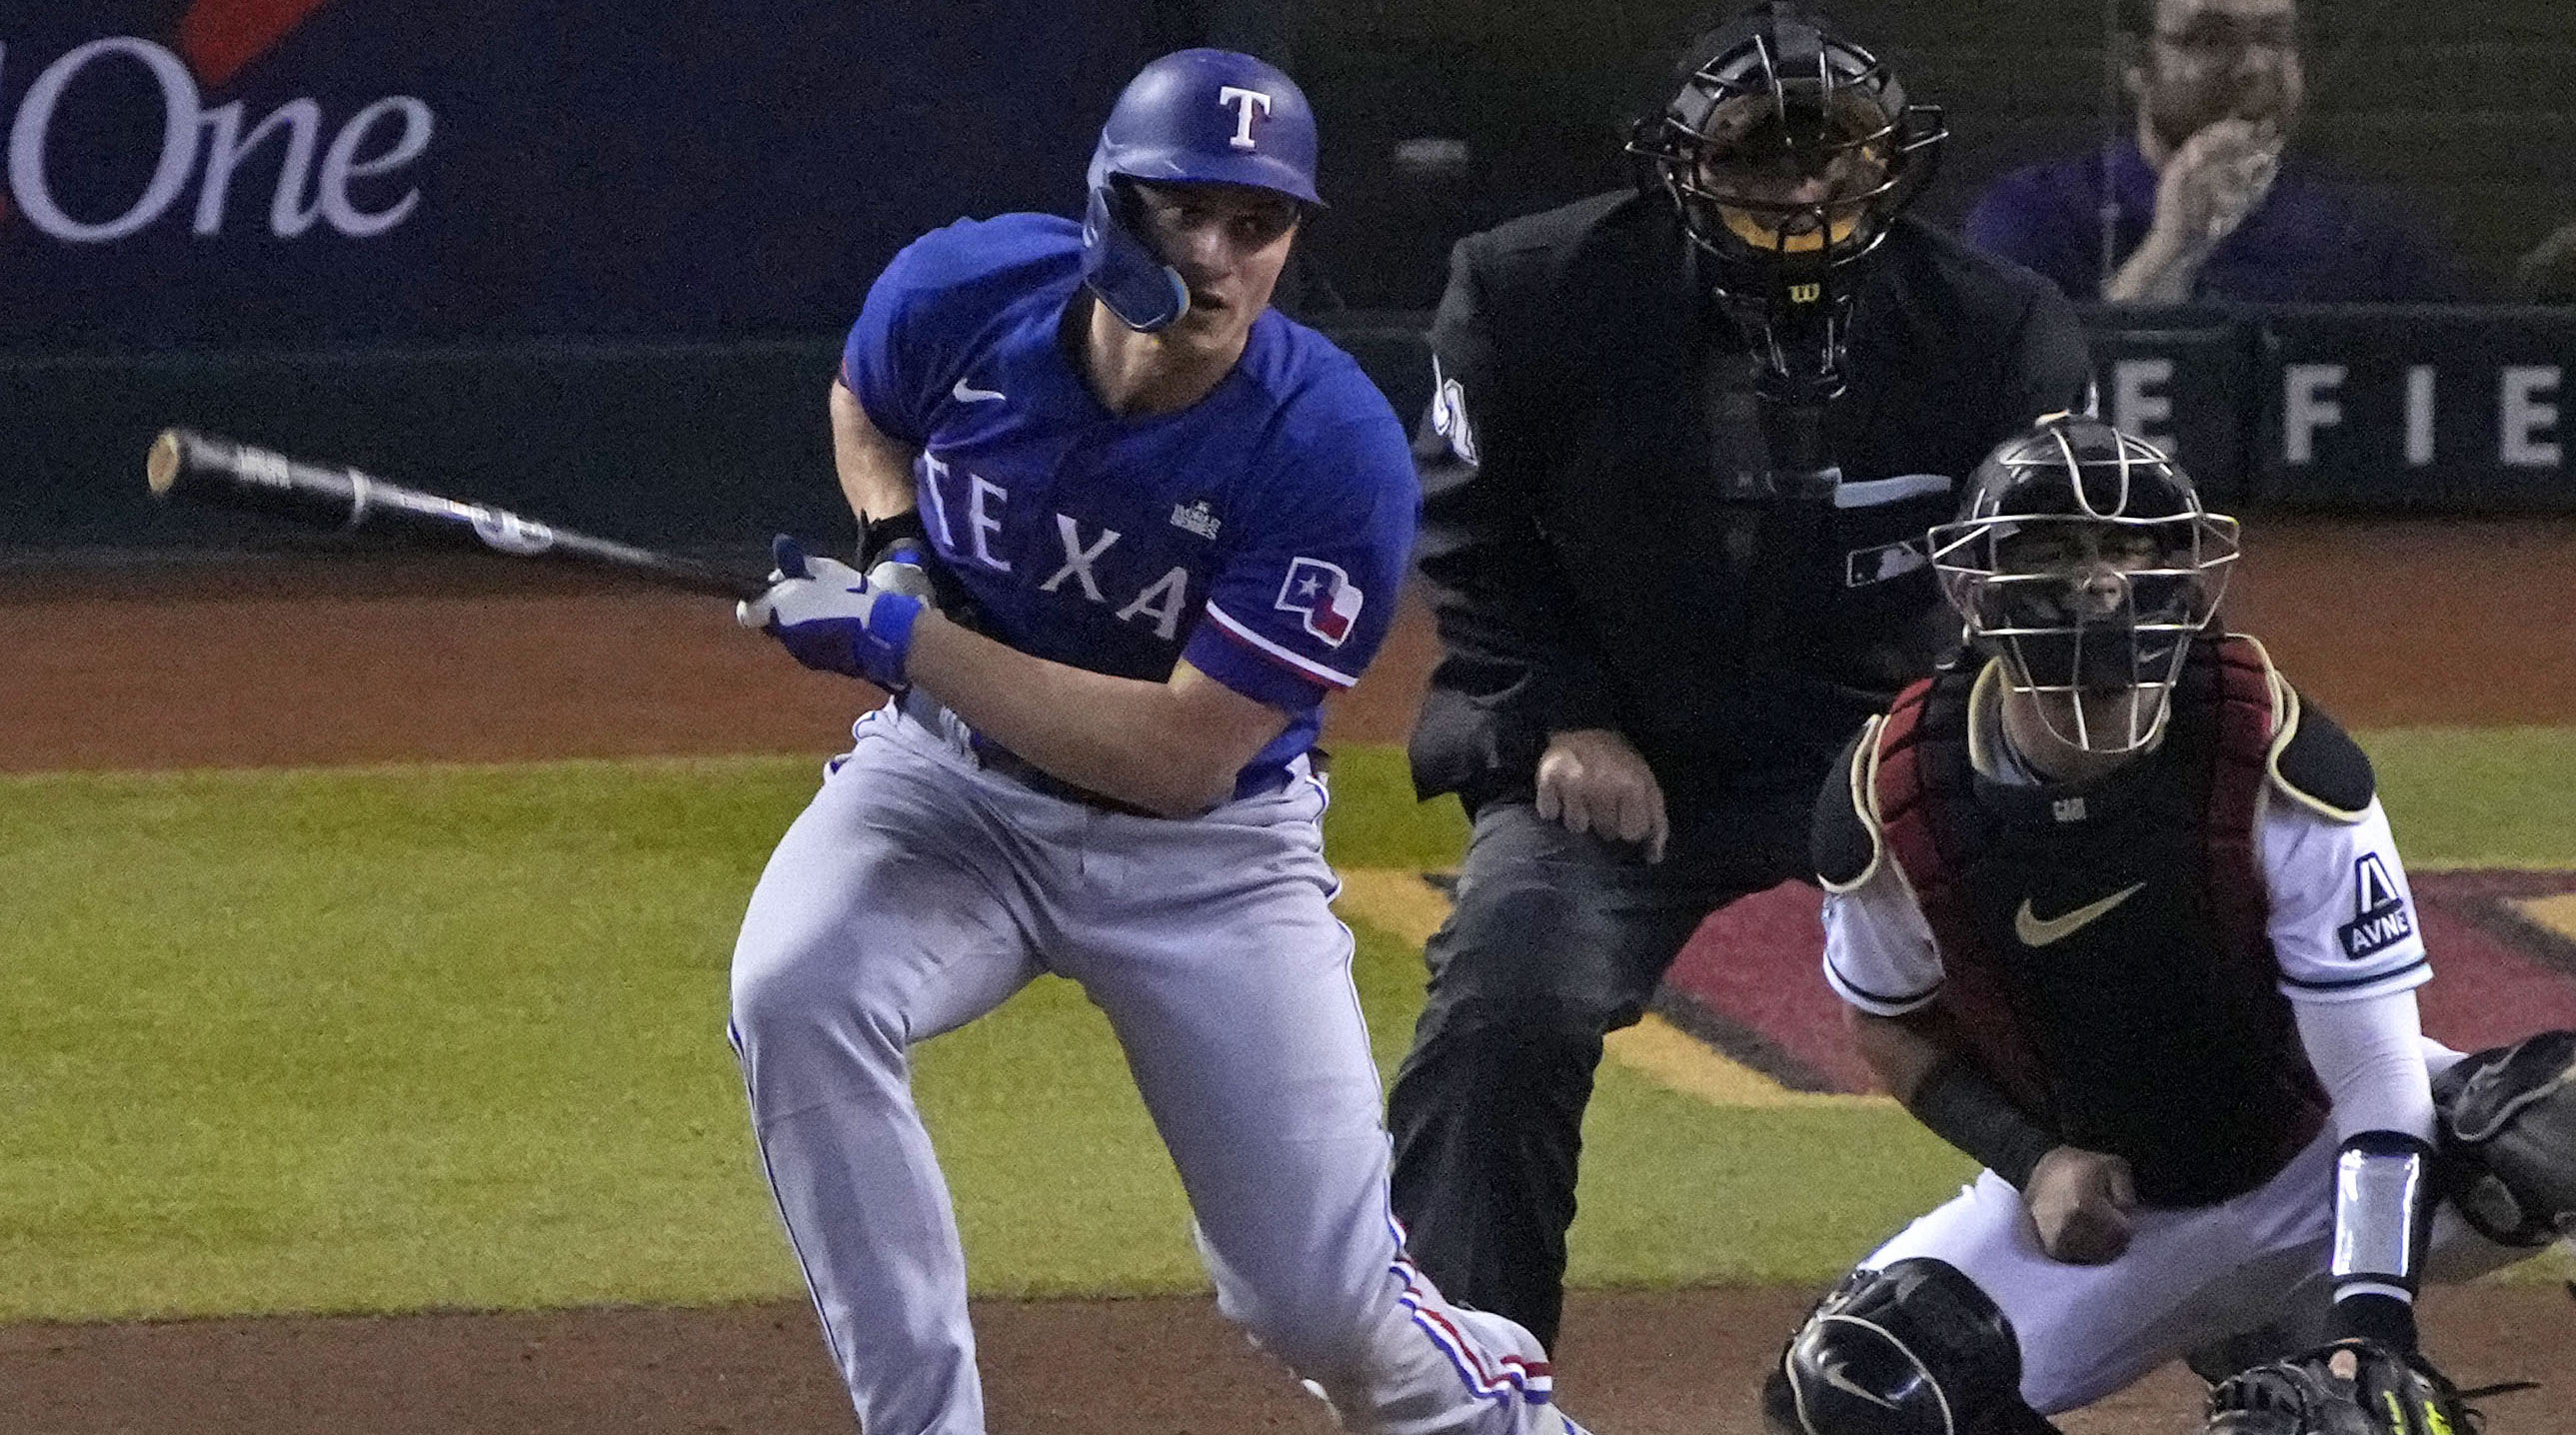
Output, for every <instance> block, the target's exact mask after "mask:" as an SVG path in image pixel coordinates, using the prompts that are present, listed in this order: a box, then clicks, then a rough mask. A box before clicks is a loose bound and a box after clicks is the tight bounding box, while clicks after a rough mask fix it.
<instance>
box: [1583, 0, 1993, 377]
mask: <svg viewBox="0 0 2576 1435" xmlns="http://www.w3.org/2000/svg"><path fill="white" fill-rule="evenodd" d="M1690 53H1691V55H1692V56H1693V57H1694V58H1693V59H1691V60H1689V61H1686V62H1685V64H1684V66H1683V67H1682V77H1683V78H1682V85H1681V89H1680V91H1679V92H1678V93H1676V94H1675V95H1674V97H1673V99H1672V102H1671V103H1670V104H1669V105H1667V106H1666V107H1665V109H1664V112H1663V114H1662V115H1661V116H1659V117H1656V118H1653V119H1649V120H1647V121H1644V122H1642V123H1640V124H1639V125H1638V126H1637V128H1636V131H1635V132H1634V133H1633V134H1632V135H1631V136H1630V137H1629V142H1628V151H1629V153H1631V154H1633V155H1637V156H1639V157H1641V158H1642V159H1644V160H1646V161H1647V162H1648V164H1649V168H1650V177H1649V181H1648V182H1650V183H1652V184H1654V185H1656V186H1659V187H1660V188H1661V189H1662V190H1663V191H1664V192H1665V193H1666V194H1668V195H1670V196H1671V198H1672V200H1673V202H1674V204H1675V205H1676V206H1677V207H1678V209H1679V211H1680V215H1681V220H1682V227H1683V229H1684V230H1685V231H1686V232H1688V234H1689V235H1690V237H1691V239H1692V241H1693V242H1694V243H1695V244H1697V245H1698V247H1699V249H1700V250H1701V251H1702V253H1703V254H1704V255H1705V256H1706V257H1707V259H1708V261H1709V262H1708V266H1707V267H1708V270H1709V272H1710V277H1711V278H1712V280H1713V287H1714V288H1715V290H1716V291H1717V293H1718V294H1719V295H1720V296H1721V297H1723V298H1724V299H1725V300H1726V301H1727V302H1728V304H1729V307H1730V308H1732V309H1733V310H1734V311H1735V312H1736V314H1737V316H1738V318H1739V320H1740V321H1742V322H1744V323H1745V324H1746V326H1747V328H1748V329H1750V330H1751V331H1752V332H1753V334H1754V336H1755V338H1756V342H1757V343H1759V344H1760V345H1762V346H1763V347H1764V348H1765V349H1766V350H1767V352H1766V353H1765V354H1764V358H1765V359H1766V361H1767V362H1766V364H1765V370H1766V374H1767V375H1768V376H1769V377H1770V379H1771V381H1772V383H1773V385H1774V387H1775V388H1776V389H1778V390H1780V391H1781V392H1782V394H1783V396H1785V397H1789V398H1791V399H1793V400H1804V401H1821V400H1823V399H1828V398H1832V397H1834V396H1836V395H1837V394H1839V393H1840V392H1841V389H1842V356H1843V329H1844V326H1845V324H1846V323H1847V321H1848V320H1849V317H1850V308H1851V297H1852V294H1853V292H1854V291H1855V289H1856V288H1857V287H1858V279H1859V274H1860V270H1859V269H1858V267H1857V266H1858V265H1859V263H1860V261H1861V260H1863V259H1864V258H1866V257H1867V256H1868V255H1869V253H1870V252H1871V251H1872V250H1874V249H1876V248H1877V247H1878V244H1879V242H1880V241H1881V240H1883V239H1885V238H1886V237H1887V227H1888V223H1889V221H1891V220H1893V219H1894V218H1895V217H1896V215H1897V213H1898V212H1899V211H1900V210H1902V209H1904V207H1905V206H1906V205H1907V204H1908V203H1910V202H1911V201H1912V200H1913V198H1914V195H1915V194H1916V192H1917V191H1919V190H1920V189H1921V188H1922V187H1923V185H1924V183H1925V182H1926V181H1928V180H1929V179H1930V178H1931V176H1932V169H1933V164H1934V161H1935V158H1936V156H1937V155H1938V153H1939V148H1940V144H1941V141H1942V140H1943V139H1945V138H1947V136H1948V133H1949V132H1948V130H1947V129H1946V128H1945V127H1944V125H1943V123H1942V119H1941V111H1940V110H1939V109H1938V108H1936V107H1933V106H1929V105H1909V104H1907V103H1906V102H1905V92H1904V90H1903V88H1902V87H1901V86H1899V85H1898V84H1897V82H1896V78H1895V76H1894V75H1892V74H1890V73H1889V71H1888V69H1887V67H1886V66H1885V65H1883V64H1881V63H1880V62H1879V61H1878V59H1877V58H1876V57H1875V56H1873V55H1871V54H1870V53H1869V52H1868V51H1866V50H1863V49H1861V48H1860V47H1859V46H1857V45H1853V44H1849V43H1847V42H1845V41H1842V40H1839V39H1836V38H1834V37H1833V36H1832V35H1830V34H1828V33H1827V32H1826V30H1825V28H1824V22H1823V21H1822V20H1821V19H1820V18H1818V17H1817V16H1815V15H1813V14H1811V13H1809V12H1807V11H1806V10H1804V9H1802V8H1800V7H1798V6H1797V5H1794V4H1791V3H1786V0H1777V2H1776V3H1764V4H1760V5H1756V6H1754V7H1752V8H1751V9H1749V10H1746V11H1744V12H1743V13H1742V14H1740V15H1738V16H1736V17H1735V18H1734V19H1732V20H1729V21H1728V22H1727V23H1726V24H1724V25H1722V26H1720V27H1719V28H1718V29H1716V30H1714V31H1711V32H1710V33H1709V34H1707V35H1705V36H1703V37H1701V39H1700V40H1699V41H1698V42H1697V43H1696V44H1695V45H1694V46H1693V47H1692V49H1691V52H1690Z"/></svg>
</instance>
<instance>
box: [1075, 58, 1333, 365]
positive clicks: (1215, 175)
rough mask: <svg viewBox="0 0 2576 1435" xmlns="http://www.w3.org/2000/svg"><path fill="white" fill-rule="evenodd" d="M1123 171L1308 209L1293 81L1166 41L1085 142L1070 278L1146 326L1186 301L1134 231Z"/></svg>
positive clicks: (1311, 189)
mask: <svg viewBox="0 0 2576 1435" xmlns="http://www.w3.org/2000/svg"><path fill="white" fill-rule="evenodd" d="M1127 180H1148V181H1162V182H1165V183H1171V184H1236V185H1247V186H1250V187H1252V188H1255V189H1267V190H1272V191H1275V192H1277V193H1280V194H1284V195H1286V196H1288V197H1289V198H1291V199H1293V200H1295V201H1297V203H1298V204H1300V205H1302V206H1304V207H1306V208H1309V209H1320V208H1322V207H1323V204H1324V201H1323V200H1322V199H1320V198H1318V197H1317V196H1316V194H1315V112H1314V110H1313V109H1311V108H1310V107H1308V105H1307V103H1306V95H1305V92H1304V91H1302V90H1300V89H1298V88H1297V82H1296V81H1294V80H1291V79H1289V78H1288V77H1287V75H1285V74H1283V73H1281V72H1280V71H1279V69H1278V68H1277V67H1275V66H1273V65H1270V64H1267V63H1265V62H1263V61H1261V60H1258V59H1255V58H1254V57H1252V56H1250V55H1239V54H1236V53H1234V52H1233V51H1231V50H1180V51H1176V52H1174V53H1172V54H1169V55H1165V56H1164V57H1163V58H1161V59H1159V60H1156V61H1154V62H1153V63H1152V64H1149V65H1147V66H1146V67H1145V68H1144V69H1142V70H1139V71H1137V72H1136V78H1135V79H1133V80H1130V81H1128V82H1127V88H1126V90H1125V91H1124V92H1122V93H1121V94H1120V95H1119V96H1118V103H1117V105H1116V106H1115V107H1114V108H1112V109H1111V110H1110V112H1109V122H1108V123H1107V124H1105V125H1102V126H1101V127H1100V144H1099V147H1098V148H1096V149H1094V150H1093V151H1092V153H1091V171H1090V175H1089V177H1088V179H1087V181H1086V182H1087V183H1088V185H1089V186H1090V190H1091V194H1090V200H1089V203H1088V206H1087V207H1086V209H1085V210H1084V213H1083V217H1082V278H1083V282H1084V283H1086V284H1089V285H1090V286H1091V290H1092V292H1093V293H1094V294H1097V295H1098V296H1099V297H1100V302H1101V303H1103V304H1106V305H1108V306H1109V312H1111V313H1113V314H1115V315H1117V316H1118V318H1119V320H1120V321H1121V322H1123V323H1125V324H1126V325H1127V326H1128V327H1129V328H1131V329H1141V330H1144V331H1146V332H1148V333H1151V332H1153V331H1154V330H1156V329H1161V328H1164V327H1166V326H1168V325H1170V324H1171V323H1172V322H1173V321H1174V320H1176V319H1178V318H1180V317H1181V315H1183V314H1184V313H1187V312H1188V311H1189V307H1190V293H1189V286H1188V285H1186V284H1185V283H1183V282H1182V280H1181V276H1180V274H1179V272H1178V271H1176V270H1174V269H1173V268H1172V267H1171V266H1170V265H1168V264H1166V263H1164V262H1163V257H1162V255H1160V254H1158V253H1156V252H1155V250H1154V246H1153V245H1152V243H1151V242H1149V241H1148V240H1147V239H1146V237H1145V235H1144V233H1143V231H1142V229H1141V228H1140V226H1139V224H1138V222H1137V218H1136V212H1135V203H1136V200H1135V195H1134V194H1133V193H1132V192H1130V190H1129V189H1128V187H1127V185H1126V184H1125V183H1123V181H1127Z"/></svg>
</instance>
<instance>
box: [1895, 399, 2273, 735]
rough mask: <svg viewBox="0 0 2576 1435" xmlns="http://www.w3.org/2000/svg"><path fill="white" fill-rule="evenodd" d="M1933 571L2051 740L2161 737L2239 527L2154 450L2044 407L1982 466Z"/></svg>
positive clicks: (1946, 528)
mask: <svg viewBox="0 0 2576 1435" xmlns="http://www.w3.org/2000/svg"><path fill="white" fill-rule="evenodd" d="M1931 542H1932V565H1933V569H1934V571H1935V572H1936V573H1938V574H1939V576H1940V579H1941V586H1942V591H1943V592H1944V593H1945V594H1946V595H1947V596H1948V597H1949V600H1950V603H1951V606H1953V607H1955V608H1957V609H1958V610H1959V614H1960V616H1961V617H1962V618H1964V619H1965V620H1966V622H1967V634H1968V638H1969V641H1971V642H1972V643H1975V644H1976V645H1977V646H1978V647H1979V648H1980V649H1981V650H1982V651H1985V652H1988V653H1991V654H1993V655H1994V656H1996V657H1998V658H2000V659H2002V661H2003V666H2004V673H2005V679H2006V681H2007V682H2009V683H2010V684H2011V685H2012V687H2013V688H2014V689H2015V690H2016V691H2020V692H2025V693H2031V694H2035V695H2037V696H2039V697H2040V698H2041V702H2040V703H2039V705H2038V708H2039V713H2040V716H2041V718H2042V720H2043V721H2044V722H2046V724H2047V725H2048V729H2049V731H2050V732H2051V733H2052V734H2053V735H2055V736H2056V737H2057V738H2058V739H2059V740H2060V741H2062V742H2066V743H2069V744H2071V745H2073V746H2075V747H2078V748H2081V749H2083V750H2085V751H2087V752H2100V753H2122V752H2135V751H2137V750H2138V749H2140V748H2143V747H2146V746H2147V745H2148V744H2150V743H2152V742H2153V741H2155V739H2156V736H2157V734H2158V733H2160V732H2161V731H2162V730H2163V727H2164V720H2165V716H2166V714H2167V712H2168V711H2169V710H2170V707H2171V704H2172V697H2173V686H2174V683H2175V682H2176V681H2177V680H2178V679H2179V678H2180V677H2181V674H2182V665H2183V660H2184V659H2185V657H2186V656H2187V655H2188V652H2189V648H2190V640H2191V637H2192V635H2193V634H2195V633H2199V632H2201V631H2203V630H2205V629H2207V628H2208V627H2209V626H2210V624H2211V622H2212V621H2213V620H2214V619H2215V618H2216V616H2217V611H2218V602H2219V598H2220V597H2221V595H2222V594H2223V593H2224V592H2225V590H2226V586H2227V573H2228V568H2229V565H2231V564H2233V563H2234V562H2235V561H2236V552H2237V532H2236V520H2235V519H2233V518H2229V517H2226V516H2225V515H2223V514H2216V513H2211V512H2209V511H2207V510H2206V509H2204V508H2203V507H2202V506H2201V503H2200V495H2199V493H2198V491H2197V490H2196V489H2194V488H2193V487H2192V483H2191V480H2190V479H2189V478H2188V477H2186V476H2185V475H2184V474H2183V472H2182V470H2181V469H2179V468H2177V467H2175V466H2174V463H2173V460H2171V459H2170V458H2168V457H2166V456H2165V454H2164V452H2163V451H2162V450H2160V449H2158V448H2156V447H2155V446H2154V445H2153V444H2150V443H2147V442H2146V441H2145V440H2143V439H2140V438H2137V437H2135V436H2133V435H2130V434H2125V433H2122V432H2120V431H2119V430H2117V429H2114V428H2112V427H2111V426H2109V425H2108V424H2104V423H2101V422H2099V421H2097V420H2094V419H2088V418H2080V417H2073V416H2069V415H2063V414H2060V415H2052V416H2051V417H2049V418H2046V419H2042V420H2041V421H2040V422H2039V424H2038V425H2037V426H2036V427H2035V428H2033V429H2032V430H2031V431H2030V432H2028V433H2025V434H2023V435H2021V436H2019V437H2016V438H2013V439H2011V440H2008V441H2007V442H2005V443H2004V444H2003V445H2002V446H2001V447H1999V448H1997V449H1996V450H1995V451H1994V452H1993V453H1992V454H1990V455H1988V456H1987V458H1986V461H1985V462H1984V463H1983V464H1982V465H1980V466H1979V467H1978V470H1977V473H1976V476H1975V477H1974V478H1973V479H1972V480H1971V481H1970V483H1969V487H1968V495H1967V498H1966V500H1965V501H1964V502H1963V503H1962V505H1961V507H1960V512H1959V517H1958V519H1957V520H1956V521H1955V522H1951V523H1945V524H1942V525H1941V526H1939V527H1937V528H1935V529H1933V530H1932V534H1931Z"/></svg>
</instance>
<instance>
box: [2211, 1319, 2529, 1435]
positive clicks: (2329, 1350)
mask: <svg viewBox="0 0 2576 1435" xmlns="http://www.w3.org/2000/svg"><path fill="white" fill-rule="evenodd" d="M2202 1430H2203V1435H2477V1430H2478V1420H2477V1415H2476V1412H2474V1411H2472V1410H2471V1409H2469V1407H2468V1406H2467V1405H2466V1404H2465V1403H2464V1402H2463V1401H2462V1400H2461V1399H2460V1392H2459V1390H2458V1389H2457V1388H2456V1387H2455V1386H2453V1385H2452V1384H2451V1382H2450V1381H2449V1380H2447V1379H2445V1378H2444V1377H2443V1375H2442V1372H2440V1371H2438V1370H2435V1369H2434V1368H2433V1367H2432V1365H2431V1364H2430V1363H2428V1362H2427V1361H2426V1360H2425V1359H2424V1358H2423V1357H2422V1356H2420V1355H2409V1354H2406V1353H2404V1352H2401V1351H2397V1350H2394V1349H2391V1348H2390V1347H2388V1346H2385V1345H2381V1344H2379V1343H2378V1342H2377V1341H2370V1340H2338V1341H2336V1342H2334V1343H2333V1344H2331V1345H2322V1346H2319V1347H2317V1348H2316V1349H2314V1350H2311V1351H2309V1352H2307V1353H2306V1354H2304V1355H2295V1356H2292V1357H2290V1358H2289V1359H2287V1360H2276V1361H2273V1362H2272V1363H2271V1364H2269V1365H2258V1366H2255V1367H2254V1368H2253V1369H2251V1370H2248V1371H2246V1372H2244V1373H2243V1374H2241V1375H2236V1376H2232V1377H2230V1378H2228V1379H2227V1380H2224V1381H2221V1382H2220V1383H2219V1384H2218V1385H2217V1386H2216V1387H2215V1388H2214V1389H2212V1390H2211V1391H2210V1392H2209V1421H2208V1423H2207V1424H2206V1425H2205V1426H2203V1427H2202Z"/></svg>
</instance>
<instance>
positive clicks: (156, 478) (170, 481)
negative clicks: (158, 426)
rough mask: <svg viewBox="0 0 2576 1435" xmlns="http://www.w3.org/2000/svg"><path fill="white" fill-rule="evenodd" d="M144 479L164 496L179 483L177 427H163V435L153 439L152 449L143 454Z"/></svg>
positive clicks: (155, 491)
mask: <svg viewBox="0 0 2576 1435" xmlns="http://www.w3.org/2000/svg"><path fill="white" fill-rule="evenodd" d="M143 481H144V482H146V483H148V484H150V485H152V491H153V492H154V493H155V494H158V495H160V496H162V497H164V498H166V497H168V496H169V494H170V489H171V487H172V486H173V485H175V484H177V483H178V481H179V431H178V430H177V429H163V430H161V436H160V437H159V438H156V439H154V440H152V449H151V451H150V452H149V453H146V454H145V455H144V456H143Z"/></svg>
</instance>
